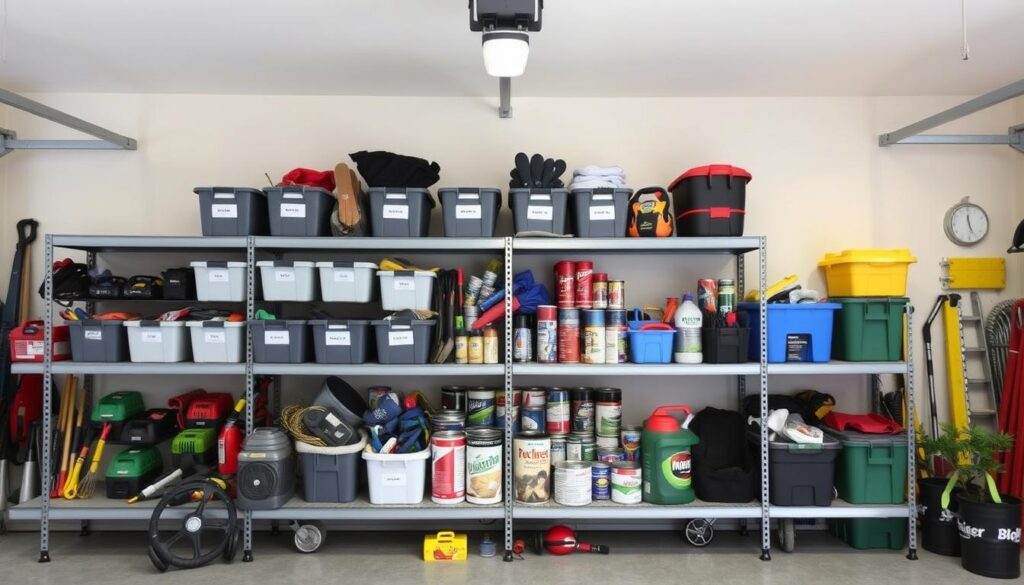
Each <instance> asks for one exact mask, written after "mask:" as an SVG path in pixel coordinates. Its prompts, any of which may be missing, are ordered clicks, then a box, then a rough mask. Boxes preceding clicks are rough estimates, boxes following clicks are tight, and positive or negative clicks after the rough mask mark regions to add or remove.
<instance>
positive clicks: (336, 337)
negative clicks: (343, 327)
mask: <svg viewBox="0 0 1024 585" xmlns="http://www.w3.org/2000/svg"><path fill="white" fill-rule="evenodd" d="M324 342H325V343H326V344H327V345H352V334H351V333H350V332H348V331H328V332H327V333H326V334H325V336H324Z"/></svg>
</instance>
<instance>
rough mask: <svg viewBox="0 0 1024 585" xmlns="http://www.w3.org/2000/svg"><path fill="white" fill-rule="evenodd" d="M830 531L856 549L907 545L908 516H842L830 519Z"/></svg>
mask: <svg viewBox="0 0 1024 585" xmlns="http://www.w3.org/2000/svg"><path fill="white" fill-rule="evenodd" d="M828 529H829V532H831V533H832V536H835V537H836V538H838V539H839V540H841V541H843V542H845V543H846V544H848V545H850V546H852V547H853V548H856V549H862V550H863V549H870V548H887V549H892V550H903V548H905V547H906V546H907V519H906V518H842V519H837V520H829V521H828Z"/></svg>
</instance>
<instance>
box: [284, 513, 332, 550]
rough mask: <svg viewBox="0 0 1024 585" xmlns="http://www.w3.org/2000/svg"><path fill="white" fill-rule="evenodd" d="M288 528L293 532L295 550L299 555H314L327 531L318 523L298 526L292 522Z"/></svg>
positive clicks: (297, 523) (295, 522) (298, 524)
mask: <svg viewBox="0 0 1024 585" xmlns="http://www.w3.org/2000/svg"><path fill="white" fill-rule="evenodd" d="M288 526H289V527H290V528H291V529H292V530H294V531H295V548H296V550H298V551H299V552H301V553H307V554H308V553H315V552H316V551H318V550H320V546H321V545H322V544H323V543H324V538H325V537H326V536H327V530H326V529H325V528H324V526H323V524H321V523H319V522H310V523H308V524H300V523H299V522H298V521H292V522H289V523H288Z"/></svg>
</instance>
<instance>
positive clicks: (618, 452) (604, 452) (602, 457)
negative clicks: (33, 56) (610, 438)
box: [597, 449, 626, 463]
mask: <svg viewBox="0 0 1024 585" xmlns="http://www.w3.org/2000/svg"><path fill="white" fill-rule="evenodd" d="M625 456H626V455H625V453H624V452H623V451H622V449H598V450H597V460H598V461H604V462H605V463H615V462H617V461H625Z"/></svg>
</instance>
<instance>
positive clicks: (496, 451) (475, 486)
mask: <svg viewBox="0 0 1024 585" xmlns="http://www.w3.org/2000/svg"><path fill="white" fill-rule="evenodd" d="M466 476H467V477H466V495H467V496H468V497H470V498H471V499H472V500H487V502H486V503H496V502H499V501H501V446H495V447H467V448H466Z"/></svg>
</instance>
